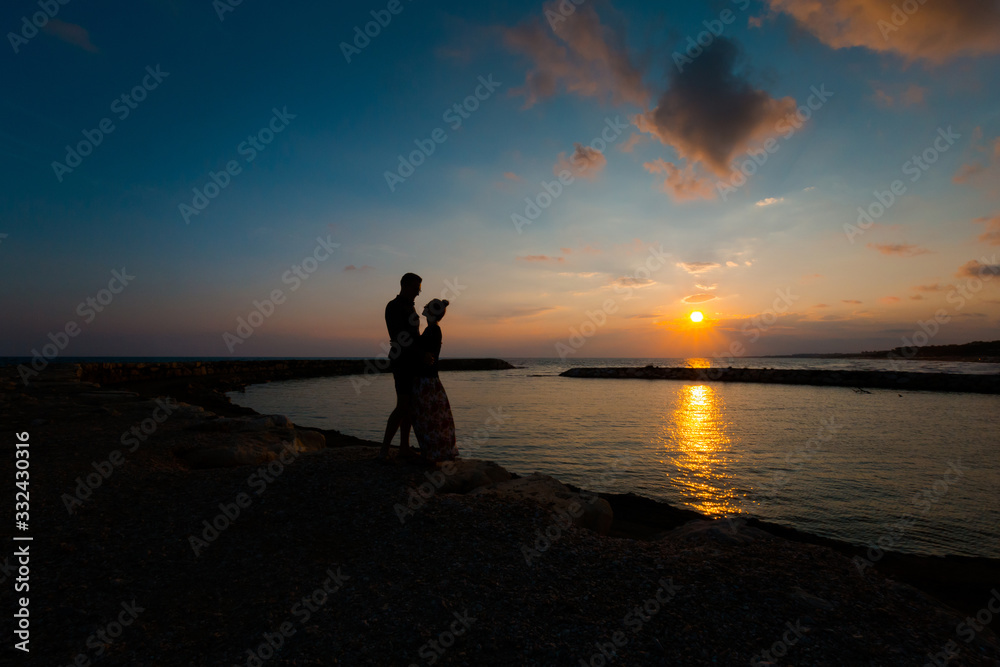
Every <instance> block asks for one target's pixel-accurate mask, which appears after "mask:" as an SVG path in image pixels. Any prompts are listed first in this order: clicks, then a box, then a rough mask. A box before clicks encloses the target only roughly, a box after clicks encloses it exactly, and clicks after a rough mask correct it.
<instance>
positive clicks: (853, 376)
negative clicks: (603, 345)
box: [560, 366, 1000, 394]
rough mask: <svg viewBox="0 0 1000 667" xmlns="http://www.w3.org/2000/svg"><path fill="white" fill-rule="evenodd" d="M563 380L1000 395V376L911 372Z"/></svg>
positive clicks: (589, 374) (639, 371)
mask: <svg viewBox="0 0 1000 667" xmlns="http://www.w3.org/2000/svg"><path fill="white" fill-rule="evenodd" d="M560 375H561V376H563V377H571V378H588V379H641V380H683V381H693V382H751V383H761V384H802V385H814V386H819V387H857V388H864V389H891V390H894V391H939V392H967V393H977V394H1000V374H991V375H986V374H983V375H973V374H968V375H958V374H954V373H915V372H907V371H853V370H851V371H848V370H842V371H840V370H838V371H833V370H801V369H776V368H733V367H731V366H730V367H727V368H662V367H658V366H645V367H634V366H632V367H619V368H570V369H569V370H566V371H563V372H562V373H560Z"/></svg>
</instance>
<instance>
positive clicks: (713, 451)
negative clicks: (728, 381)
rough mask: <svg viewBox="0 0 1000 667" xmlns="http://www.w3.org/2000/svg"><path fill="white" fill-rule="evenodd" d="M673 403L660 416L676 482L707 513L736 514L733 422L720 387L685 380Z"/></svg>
mask: <svg viewBox="0 0 1000 667" xmlns="http://www.w3.org/2000/svg"><path fill="white" fill-rule="evenodd" d="M679 399H680V400H679V401H678V403H677V405H676V408H675V410H674V412H673V414H672V415H670V417H669V418H668V419H665V420H664V425H663V427H664V434H663V439H664V441H665V443H664V444H665V445H666V446H667V447H668V449H670V450H671V458H672V459H673V464H674V465H675V466H676V467H677V474H676V476H675V477H674V483H675V484H676V485H677V486H678V487H679V488H680V489H681V490H682V491H683V493H684V495H685V496H686V498H685V500H686V501H687V502H688V504H690V505H691V506H692V507H693V508H694V509H696V510H698V511H700V512H703V513H705V514H708V515H711V516H725V515H727V514H738V513H739V511H740V507H739V504H738V499H737V498H736V497H735V494H734V493H733V491H732V490H731V489H730V488H729V487H730V484H731V474H730V473H729V472H728V471H727V469H728V468H729V466H730V465H731V463H732V456H733V454H732V453H731V452H730V446H731V444H732V439H731V437H730V434H729V430H730V428H731V426H732V425H731V423H730V422H729V417H728V414H727V411H726V408H725V405H724V403H723V401H722V398H721V396H719V394H718V391H717V389H716V388H715V387H713V386H711V385H707V384H703V385H685V386H684V387H683V388H682V389H681V395H680V397H679Z"/></svg>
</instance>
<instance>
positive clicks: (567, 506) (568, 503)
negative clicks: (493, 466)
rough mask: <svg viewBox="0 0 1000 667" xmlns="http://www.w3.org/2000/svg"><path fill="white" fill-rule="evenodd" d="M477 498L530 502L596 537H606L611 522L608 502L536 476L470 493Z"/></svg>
mask: <svg viewBox="0 0 1000 667" xmlns="http://www.w3.org/2000/svg"><path fill="white" fill-rule="evenodd" d="M479 494H489V495H497V496H505V497H509V498H519V499H524V500H530V501H531V502H534V503H536V504H538V505H541V506H542V507H544V508H545V509H546V510H548V511H549V512H550V513H552V514H560V515H562V514H568V515H570V516H572V517H573V523H575V524H576V525H577V526H580V527H581V528H587V529H589V530H593V531H594V532H596V533H598V534H600V535H606V534H607V533H608V531H609V530H610V529H611V523H612V520H613V519H614V513H613V512H612V511H611V505H610V504H609V503H608V501H606V500H604V499H603V498H599V497H597V496H596V495H591V494H587V493H576V492H574V491H572V490H570V489H569V487H567V486H566V485H565V484H563V483H562V482H560V481H559V480H557V479H555V478H553V477H550V476H549V475H543V474H541V473H537V472H536V473H534V474H532V475H529V476H528V477H520V478H518V479H512V480H509V481H505V482H500V483H499V484H494V485H492V486H489V487H485V488H480V489H477V490H476V491H474V492H473V495H479Z"/></svg>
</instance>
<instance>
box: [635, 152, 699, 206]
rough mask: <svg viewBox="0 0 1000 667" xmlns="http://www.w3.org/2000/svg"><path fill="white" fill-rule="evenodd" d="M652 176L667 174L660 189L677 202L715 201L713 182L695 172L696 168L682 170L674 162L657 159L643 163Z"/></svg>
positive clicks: (688, 166) (688, 167)
mask: <svg viewBox="0 0 1000 667" xmlns="http://www.w3.org/2000/svg"><path fill="white" fill-rule="evenodd" d="M642 166H643V167H645V168H646V171H648V172H649V173H651V174H665V175H666V176H665V177H664V179H663V183H661V184H660V189H661V190H663V191H664V192H666V193H667V194H669V195H670V196H672V197H673V198H674V200H675V201H692V200H695V199H715V191H714V190H713V189H712V182H711V181H710V180H709V179H707V178H705V177H704V176H699V175H698V174H696V173H695V171H694V166H692V165H690V164H689V165H687V166H686V167H684V168H683V169H680V168H678V167H677V165H675V164H674V163H673V162H666V161H665V160H663V159H659V158H658V159H656V160H654V161H653V162H646V163H643V165H642Z"/></svg>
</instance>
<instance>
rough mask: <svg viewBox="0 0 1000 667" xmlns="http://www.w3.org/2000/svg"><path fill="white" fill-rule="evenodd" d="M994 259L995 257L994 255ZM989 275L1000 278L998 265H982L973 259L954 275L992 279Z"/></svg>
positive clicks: (957, 276) (999, 265)
mask: <svg viewBox="0 0 1000 667" xmlns="http://www.w3.org/2000/svg"><path fill="white" fill-rule="evenodd" d="M994 257H996V256H995V255H994ZM994 261H996V260H994ZM990 274H993V276H1000V264H982V263H980V262H978V261H976V260H974V259H973V260H970V261H968V262H966V263H965V264H963V265H962V266H961V267H960V268H959V269H958V273H956V274H955V277H956V278H987V277H992V276H991V275H990Z"/></svg>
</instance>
